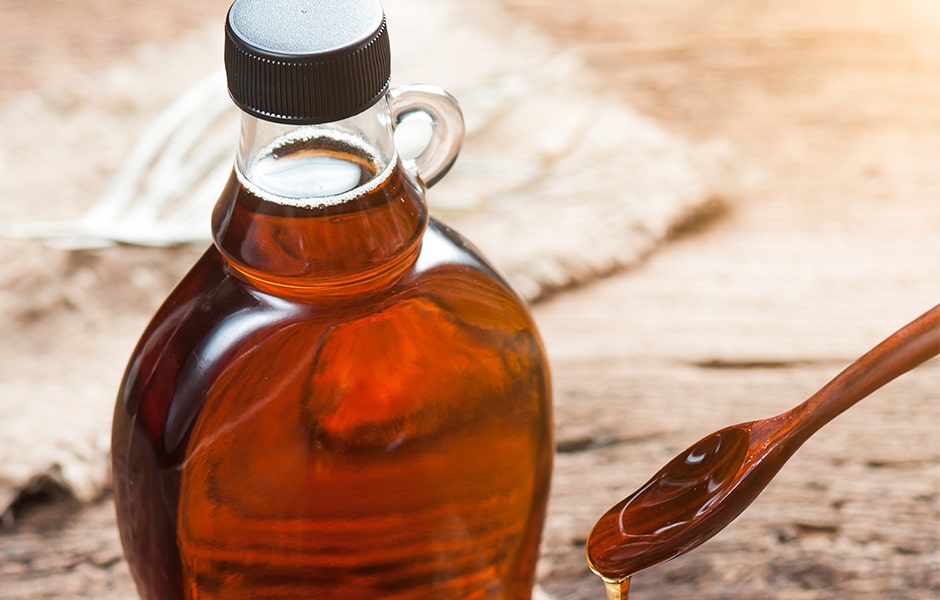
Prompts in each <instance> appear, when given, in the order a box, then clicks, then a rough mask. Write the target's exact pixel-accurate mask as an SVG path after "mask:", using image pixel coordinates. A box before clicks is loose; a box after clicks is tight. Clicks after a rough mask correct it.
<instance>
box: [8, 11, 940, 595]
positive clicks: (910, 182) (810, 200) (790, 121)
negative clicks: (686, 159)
mask: <svg viewBox="0 0 940 600" xmlns="http://www.w3.org/2000/svg"><path fill="white" fill-rule="evenodd" d="M757 4H758V3H749V2H746V1H745V0H730V1H728V2H724V3H721V6H716V5H714V3H702V2H695V1H692V0H685V1H684V2H683V1H680V0H671V1H669V2H659V3H650V2H643V1H641V0H618V4H617V6H618V7H619V8H620V10H619V11H618V12H617V15H619V16H618V17H617V18H616V19H615V18H613V17H611V16H610V11H609V8H605V7H609V4H608V3H607V2H606V0H584V1H583V2H581V3H577V6H569V7H568V8H566V10H565V11H550V10H543V9H545V8H546V7H547V6H548V5H549V0H507V1H506V2H504V3H503V4H502V6H503V8H504V9H505V10H507V11H509V13H510V14H512V15H518V16H519V18H520V19H523V18H524V19H526V20H527V21H529V22H532V23H534V24H535V25H536V26H538V27H541V28H543V29H544V30H545V31H547V32H549V33H550V34H551V35H554V36H556V39H557V40H558V41H559V43H561V44H570V45H572V46H576V47H577V48H578V49H579V50H580V51H582V52H584V53H585V55H586V56H588V58H589V60H591V61H592V64H594V65H595V67H596V68H597V69H598V70H599V71H600V72H602V73H605V74H606V75H607V76H609V77H610V81H611V85H612V87H613V88H614V89H615V90H616V92H617V93H618V94H619V95H621V96H622V97H623V98H624V99H625V100H627V101H629V102H631V103H632V104H634V105H636V106H638V107H639V108H640V109H641V110H642V111H644V112H647V113H649V114H651V115H653V116H655V117H657V118H659V119H660V120H661V121H662V122H664V123H667V124H668V125H669V126H670V127H672V128H674V129H675V130H677V131H679V132H681V133H682V134H684V135H688V136H689V137H692V138H696V139H705V138H709V137H713V136H719V137H722V138H724V139H726V140H728V141H730V142H731V144H732V146H733V147H734V149H735V152H736V160H735V163H734V164H735V172H734V173H732V174H730V175H729V177H731V178H732V179H733V183H734V189H735V194H734V198H733V200H734V201H733V202H732V203H731V204H730V206H729V209H728V211H727V212H726V213H725V214H723V215H722V216H721V217H720V218H717V219H715V220H713V221H711V222H710V223H708V224H706V225H705V226H703V227H701V228H699V229H697V230H694V231H686V232H681V234H679V235H678V236H677V238H676V239H675V240H674V241H673V242H672V243H670V244H669V245H667V246H666V247H664V248H663V249H662V250H661V251H659V252H658V253H656V254H655V255H654V256H652V257H651V258H650V260H648V261H647V262H646V263H645V264H644V265H642V266H641V267H639V268H638V269H636V270H633V271H631V272H627V273H621V274H616V275H614V276H612V277H610V278H608V279H606V280H603V281H600V282H597V283H595V284H592V285H589V286H585V287H582V288H579V289H576V290H572V291H570V292H567V293H565V294H562V295H559V296H557V297H555V298H552V299H549V300H548V301H545V302H543V303H540V304H539V305H537V306H535V307H534V312H535V315H536V318H537V320H538V322H539V324H540V326H541V328H542V331H543V334H544V338H545V342H546V346H547V348H548V350H549V353H550V356H551V361H552V365H553V372H554V380H555V390H556V393H555V395H556V422H557V438H558V454H557V458H556V468H555V476H554V482H553V493H552V501H551V506H550V514H549V519H548V523H547V526H546V530H545V535H544V544H543V560H542V564H541V575H540V579H541V581H542V583H543V585H544V587H545V588H546V589H547V590H548V591H549V592H550V593H552V594H553V595H554V596H555V597H557V598H571V599H577V598H592V599H599V598H602V597H603V589H602V587H601V585H600V583H599V581H597V580H596V578H595V577H594V576H593V575H592V574H590V573H589V572H588V570H587V568H586V565H585V563H584V558H583V543H584V540H585V537H586V535H587V533H588V531H589V530H590V527H591V525H592V524H593V522H594V520H595V519H596V518H597V517H598V516H599V515H600V514H601V513H602V512H603V511H604V510H605V509H606V508H607V507H608V506H610V505H611V504H613V503H615V502H616V501H617V500H619V499H620V498H621V497H623V496H624V495H626V494H628V493H629V492H631V491H632V490H633V489H635V488H636V487H638V486H639V485H640V484H642V483H643V482H644V481H645V480H646V479H647V478H648V477H649V476H650V475H651V474H652V473H653V472H655V471H656V470H657V469H658V467H659V466H661V465H662V464H663V463H664V462H665V461H667V460H668V459H669V458H671V457H672V456H673V455H674V454H675V453H676V452H678V451H680V450H681V449H682V448H684V447H686V446H687V445H689V444H690V443H691V442H693V441H695V440H696V439H698V438H699V437H701V436H702V435H704V434H706V433H709V432H710V431H713V430H715V429H717V428H719V427H721V426H723V425H726V424H730V423H733V422H739V421H745V420H750V419H754V418H760V417H765V416H770V415H773V414H776V413H778V412H782V411H783V410H785V409H787V408H789V407H790V406H792V405H794V404H796V403H797V402H800V401H802V400H803V399H804V398H805V397H806V396H808V395H809V394H810V393H812V392H813V391H815V390H816V389H817V388H818V387H820V386H821V385H822V384H824V383H825V382H826V381H827V380H828V379H829V378H830V377H832V376H833V375H835V374H836V373H837V372H838V371H839V370H840V369H841V368H842V367H844V366H845V365H846V364H848V362H850V361H851V360H853V359H854V358H855V357H856V356H858V355H860V354H861V353H862V352H864V351H866V350H867V349H868V348H870V347H871V346H872V345H874V344H875V343H877V342H878V341H880V340H881V339H882V338H883V337H885V336H886V335H888V334H889V333H891V332H892V331H893V330H894V329H896V328H897V327H899V326H901V325H903V324H904V323H906V322H907V321H909V320H910V319H912V318H913V317H915V316H917V315H918V314H920V313H922V312H923V311H924V310H926V309H928V308H930V307H931V306H933V305H935V304H937V303H938V302H940V235H938V232H940V85H938V83H937V82H940V35H937V34H938V33H940V12H938V11H936V10H935V9H934V8H932V7H933V5H932V4H931V3H930V2H926V1H925V2H920V1H918V0H904V1H901V2H898V3H892V9H893V11H894V12H893V13H891V14H890V15H889V14H888V13H886V12H884V11H882V12H879V10H880V9H879V6H878V3H876V2H869V1H862V0H857V1H854V2H853V1H852V0H839V1H834V2H831V3H827V4H826V5H825V7H822V8H821V7H820V6H819V5H818V4H814V3H813V2H810V1H809V0H801V1H798V2H782V1H769V2H766V3H760V7H758V6H757ZM679 8H683V9H684V10H682V11H679V10H678V9H679ZM891 15H893V16H891ZM618 19H619V20H618ZM612 21H615V22H612ZM617 27H620V29H618V28H617ZM624 28H626V29H624ZM587 30H589V31H590V33H591V35H586V33H585V32H586V31H587ZM625 143H629V142H628V140H625ZM938 397H940V361H933V362H931V363H928V364H926V365H924V366H923V367H921V368H920V369H918V370H917V371H915V372H913V373H911V374H909V375H908V376H906V377H904V378H902V379H900V380H898V381H897V382H895V383H893V384H891V385H889V386H888V387H886V388H884V389H883V390H881V391H879V392H877V393H875V394H873V395H872V396H871V397H870V398H869V399H867V400H865V401H864V402H862V403H861V404H859V405H858V406H856V407H854V408H853V409H852V410H851V411H849V412H848V413H846V414H845V415H843V416H841V417H840V418H839V419H837V420H836V421H835V422H833V423H832V424H831V425H829V426H827V427H826V428H825V429H823V430H822V431H821V432H820V433H819V434H817V436H816V437H814V438H813V439H811V440H810V441H809V442H808V443H807V444H806V445H805V446H804V448H803V449H802V450H801V451H800V452H799V453H797V455H796V456H795V457H794V458H793V459H792V460H791V462H790V463H789V464H788V466H787V467H785V468H784V470H783V471H782V472H781V473H780V474H779V476H778V477H777V479H776V480H775V481H774V482H773V483H772V484H771V486H770V487H769V488H768V489H767V490H766V492H765V493H764V494H763V495H762V496H761V498H760V499H759V500H758V502H757V503H756V504H755V505H753V506H752V507H751V508H750V509H749V510H748V511H746V512H745V513H744V514H743V515H742V516H741V517H740V518H739V519H738V520H737V521H736V522H735V523H734V524H733V525H732V526H731V527H729V528H728V529H727V530H726V531H725V532H723V533H722V534H720V535H719V536H718V537H716V538H715V539H714V540H712V541H711V542H709V543H707V544H706V545H704V546H703V547H701V548H699V549H698V550H696V551H695V552H693V553H692V554H690V555H688V556H686V557H682V558H680V559H677V560H675V561H673V562H671V563H668V564H666V565H663V566H661V567H658V568H655V569H652V570H650V571H648V572H646V573H643V574H641V575H639V576H637V577H636V578H635V581H634V586H633V596H634V597H636V598H667V597H668V598H689V599H693V598H694V599H695V600H706V599H719V598H723V599H729V598H731V599H742V600H743V599H756V598H786V599H794V600H801V599H835V598H851V599H853V600H858V599H865V598H871V599H876V598H878V599H882V598H891V599H893V600H895V599H897V600H915V599H916V600H926V599H929V598H937V597H940V438H938V428H940V398H938ZM0 544H3V545H4V547H5V549H6V550H9V549H11V548H12V549H13V551H12V552H10V553H8V554H7V556H8V557H13V558H11V559H8V560H6V561H5V562H4V563H3V564H2V565H0V598H9V599H13V598H17V599H20V598H23V599H25V598H77V597H83V598H131V597H133V590H132V585H131V583H130V581H129V577H128V575H127V572H126V568H125V566H124V564H123V563H122V561H121V559H120V548H119V544H118V542H117V537H116V533H115V530H114V522H113V515H112V508H111V505H110V499H109V498H107V497H106V498H103V499H102V500H101V501H100V502H99V503H96V504H94V505H91V506H76V505H73V504H70V503H69V502H68V501H67V500H66V501H59V502H47V503H44V504H43V503H37V504H36V505H35V506H32V507H27V508H26V509H25V510H24V512H23V513H22V514H21V515H20V520H19V523H18V526H17V528H16V529H15V530H13V531H4V532H2V533H0Z"/></svg>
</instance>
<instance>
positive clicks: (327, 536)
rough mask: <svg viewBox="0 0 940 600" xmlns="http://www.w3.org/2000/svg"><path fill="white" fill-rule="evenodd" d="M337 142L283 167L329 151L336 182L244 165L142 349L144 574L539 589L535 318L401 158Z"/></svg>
mask: <svg viewBox="0 0 940 600" xmlns="http://www.w3.org/2000/svg"><path fill="white" fill-rule="evenodd" d="M340 142H342V140H340ZM315 146H316V148H317V149H316V150H315V151H314V150H312V149H310V148H300V147H293V148H283V149H282V150H283V151H284V152H289V153H291V154H292V156H293V155H294V154H295V153H297V152H299V153H300V154H301V156H299V157H298V160H299V162H298V163H297V164H305V166H306V168H305V169H304V170H303V173H304V174H303V175H298V177H299V180H298V179H292V178H291V177H286V178H283V177H281V176H282V175H283V174H284V173H273V172H268V173H267V174H268V175H271V176H272V177H273V176H274V175H277V179H278V180H279V181H285V183H283V185H284V186H285V187H283V188H281V189H279V190H278V191H280V192H281V193H282V194H286V195H288V196H289V195H291V194H289V193H287V192H292V190H293V188H294V187H295V186H297V185H301V186H306V185H308V184H309V182H305V181H303V179H304V178H305V177H307V176H308V174H309V173H310V172H311V167H313V170H317V169H319V170H320V172H321V175H324V174H325V176H324V177H322V182H323V186H324V187H323V189H324V190H326V191H328V192H329V194H330V197H329V198H328V199H327V201H320V200H318V201H283V199H280V198H277V195H270V194H269V195H264V194H260V193H257V190H254V189H251V185H250V184H249V183H248V182H247V181H246V180H243V179H241V178H239V177H235V176H233V178H232V179H231V180H230V182H229V185H228V186H227V188H226V190H225V192H224V193H223V195H222V198H221V199H220V201H219V204H218V205H217V208H216V211H215V214H214V216H213V230H214V234H215V237H216V247H214V248H210V249H209V250H208V251H207V253H206V254H205V255H204V256H203V258H202V259H201V260H200V262H199V263H198V264H197V265H196V266H195V267H194V269H193V270H192V271H191V272H190V274H189V275H188V276H187V277H186V278H185V279H184V280H183V282H182V283H181V284H180V285H179V286H178V288H177V289H176V290H175V291H174V293H173V294H172V295H171V296H170V298H169V299H168V300H167V302H166V303H165V304H164V306H163V307H162V308H161V310H160V311H159V312H158V314H157V315H156V316H155V318H154V320H153V322H152V323H151V325H150V327H149V328H148V330H147V332H146V333H145V335H144V337H143V339H142V340H141V342H140V345H139V346H138V348H137V350H136V351H135V354H134V356H133V357H132V359H131V363H130V365H129V368H128V372H127V374H126V376H125V381H124V383H123V385H122V390H121V395H120V397H119V402H118V407H117V410H116V412H115V423H114V434H113V444H114V447H115V448H119V449H121V450H122V451H121V452H117V453H116V454H115V458H114V471H115V497H116V502H117V505H118V511H119V515H120V520H121V522H122V528H121V533H122V541H123V543H124V545H125V548H126V552H127V554H128V558H129V562H130V564H131V568H132V572H133V573H134V576H135V579H136V580H137V583H138V587H139V589H140V590H141V595H142V596H143V597H145V598H183V597H185V598H233V597H238V598H249V597H250V598H299V597H310V598H314V597H315V598H365V597H382V598H461V599H462V598H513V599H522V598H528V597H529V594H530V593H531V587H532V584H533V581H534V565H535V562H536V558H537V551H538V542H539V536H540V531H541V525H542V521H543V519H544V514H545V504H546V502H547V493H548V484H549V477H550V471H551V457H552V434H551V407H550V389H549V388H550V384H549V375H548V371H547V366H546V364H545V359H544V356H543V350H542V347H541V342H540V340H539V338H538V334H537V332H536V331H535V328H534V325H533V323H532V321H531V318H530V316H529V314H528V312H527V311H526V309H525V308H524V306H523V305H522V304H521V302H520V301H519V300H518V298H517V297H516V296H515V295H514V294H513V293H512V292H511V291H510V290H509V288H508V287H507V286H506V285H505V284H504V283H503V282H502V281H501V280H500V279H499V277H498V276H496V275H495V274H494V273H493V272H492V270H491V269H490V267H489V266H488V265H487V264H486V263H485V262H484V261H482V259H480V258H479V257H478V256H477V255H476V253H475V252H474V251H473V249H472V248H471V247H470V246H469V245H468V244H467V243H466V242H465V241H464V240H462V239H461V238H460V237H459V236H458V235H457V234H455V233H454V232H453V231H451V230H449V229H448V228H447V227H446V226H443V225H441V224H439V223H436V222H434V221H431V223H430V225H427V228H426V229H425V226H426V223H427V222H428V217H427V211H426V208H425V205H424V203H423V199H422V198H421V196H420V192H419V189H418V186H417V185H416V183H415V182H414V180H413V179H412V178H411V177H410V176H408V175H407V174H406V173H405V172H404V171H403V170H402V169H401V167H400V165H398V164H397V162H395V163H394V164H392V165H391V166H389V167H388V168H384V169H382V170H381V172H379V169H378V168H375V167H373V166H372V164H371V162H370V160H369V157H368V156H367V155H364V154H363V153H362V152H359V151H358V150H357V149H356V148H355V147H352V146H349V145H346V146H344V145H343V144H342V143H336V144H332V145H330V144H324V143H322V140H321V141H319V142H318V143H317V144H315ZM311 148H312V146H311ZM285 164H286V163H282V165H280V166H284V165H285ZM324 170H325V171H324ZM297 173H300V171H298V172H297ZM255 176H257V173H256V174H255ZM350 186H351V187H350ZM346 187H350V189H349V190H345V191H344V190H343V188H346ZM337 198H339V200H337ZM422 235H423V237H422Z"/></svg>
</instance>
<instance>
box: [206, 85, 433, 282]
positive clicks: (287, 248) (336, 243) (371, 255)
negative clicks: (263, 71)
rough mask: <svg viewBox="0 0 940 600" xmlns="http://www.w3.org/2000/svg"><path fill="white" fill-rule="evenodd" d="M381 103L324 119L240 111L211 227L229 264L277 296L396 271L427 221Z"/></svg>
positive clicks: (379, 278) (387, 276)
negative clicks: (291, 120) (232, 157)
mask: <svg viewBox="0 0 940 600" xmlns="http://www.w3.org/2000/svg"><path fill="white" fill-rule="evenodd" d="M400 164H401V163H400V161H399V159H398V155H397V153H396V151H395V145H394V138H393V137H392V127H391V119H390V116H389V107H388V104H387V102H386V101H384V100H383V101H381V102H379V103H378V104H376V105H374V106H373V107H371V108H370V109H368V110H366V111H365V112H363V113H360V114H358V115H356V116H355V117H352V118H349V119H345V120H343V121H338V122H333V123H327V124H323V125H303V126H296V125H294V126H287V125H279V124H276V123H271V122H267V121H262V120H260V119H257V118H255V117H252V116H249V115H245V116H244V117H243V118H242V135H241V141H240V144H239V147H238V151H237V155H236V168H235V171H236V173H235V177H233V178H232V179H231V180H230V182H229V185H228V187H227V188H226V190H225V191H224V192H223V194H222V196H221V197H220V199H219V202H218V203H217V204H216V208H215V211H214V212H213V216H212V233H213V238H214V240H215V244H216V247H217V248H218V250H219V251H220V252H221V253H222V256H223V257H224V258H225V260H226V261H227V262H228V264H229V265H230V266H231V267H233V268H234V269H235V271H237V272H238V273H240V274H242V275H243V276H244V277H246V278H248V279H249V280H250V281H252V282H253V284H254V285H256V286H257V287H260V288H262V289H264V290H266V291H270V292H272V293H277V294H282V293H283V294H292V295H298V294H299V295H307V296H312V295H321V296H322V295H323V294H349V293H359V292H362V291H368V290H371V289H375V288H376V287H377V286H380V285H384V284H385V283H389V282H391V281H393V280H395V279H396V278H397V277H399V276H400V275H401V274H402V273H404V271H405V270H406V269H407V268H409V266H410V265H411V264H412V263H413V262H414V260H415V259H416V258H417V253H418V251H419V248H420V245H421V238H422V235H423V233H424V229H425V226H426V225H427V221H428V211H427V206H426V204H425V202H424V195H423V190H422V189H421V187H420V185H419V184H418V182H417V180H416V179H415V178H414V176H412V175H411V174H410V173H408V172H406V171H405V170H404V169H402V168H401V166H400Z"/></svg>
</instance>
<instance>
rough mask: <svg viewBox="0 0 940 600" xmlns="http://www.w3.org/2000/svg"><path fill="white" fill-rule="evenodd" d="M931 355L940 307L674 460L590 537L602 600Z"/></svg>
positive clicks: (737, 508)
mask: <svg viewBox="0 0 940 600" xmlns="http://www.w3.org/2000/svg"><path fill="white" fill-rule="evenodd" d="M937 354H940V305H937V306H935V307H933V308H932V309H930V310H929V311H927V312H926V313H924V314H923V315H922V316H920V317H918V318H917V319H915V320H914V321H912V322H911V323H909V324H908V325H906V326H905V327H903V328H902V329H900V330H898V331H897V332H895V333H894V334H892V335H891V336H889V337H888V338H887V339H886V340H885V341H883V342H882V343H880V344H879V345H877V346H876V347H875V348H873V349H872V350H870V351H869V352H868V353H866V354H865V355H863V356H862V357H861V358H859V359H858V360H856V361H855V362H854V363H852V364H851V365H850V366H849V367H847V368H846V369H845V370H844V371H842V372H841V373H839V375H837V376H836V377H835V378H834V379H833V380H832V381H830V382H829V383H828V384H826V385H825V386H824V387H823V388H822V389H821V390H819V391H818V392H816V393H815V394H813V395H812V396H811V397H810V398H809V399H808V400H806V401H805V402H804V403H802V404H800V405H798V406H797V407H795V408H793V409H791V410H790V411H787V412H785V413H783V414H781V415H778V416H776V417H772V418H769V419H763V420H759V421H751V422H748V423H741V424H738V425H732V426H730V427H726V428H724V429H721V430H719V431H717V432H715V433H712V434H710V435H708V436H706V437H704V438H702V439H701V440H699V441H698V442H697V443H695V444H694V445H692V446H691V447H689V448H688V449H686V450H685V451H684V452H682V453H681V454H679V455H678V456H677V457H676V458H674V459H673V460H672V461H670V462H669V463H668V464H667V465H666V466H664V467H663V468H662V469H660V471H659V472H658V473H656V475H654V476H653V477H652V478H651V479H650V480H649V481H648V482H647V483H646V484H645V485H644V486H642V487H641V488H640V489H639V490H637V491H636V492H634V493H633V494H632V495H630V496H629V497H627V498H625V499H624V500H622V501H621V502H619V503H618V504H616V505H615V506H613V507H612V508H611V509H610V510H608V511H607V512H606V513H605V514H604V515H603V516H602V517H601V518H600V519H599V520H598V521H597V523H596V524H595V525H594V529H593V530H592V531H591V534H590V536H589V537H588V543H587V557H588V563H589V565H590V566H591V569H592V570H593V571H594V572H595V573H597V574H598V575H600V576H601V577H602V578H603V579H604V581H605V585H606V588H607V598H608V600H610V599H612V598H617V599H619V600H626V598H627V592H628V590H629V587H630V576H631V575H633V574H635V573H638V572H639V571H642V570H643V569H647V568H649V567H652V566H654V565H657V564H659V563H663V562H666V561H668V560H670V559H673V558H675V557H677V556H679V555H681V554H685V553H686V552H689V551H690V550H692V549H694V548H696V547H697V546H699V545H700V544H702V543H704V542H705V541H706V540H708V539H709V538H711V537H712V536H714V535H715V534H716V533H718V532H719V531H721V530H722V529H724V528H725V527H726V526H727V525H728V524H729V523H731V522H732V521H733V520H734V519H735V518H737V516H738V515H740V514H741V512H743V511H744V509H745V508H747V507H748V506H749V505H750V504H751V502H753V501H754V500H755V499H756V498H757V496H758V495H759V494H760V493H761V491H763V489H764V488H765V487H766V486H767V484H768V483H770V481H771V479H773V477H774V476H775V475H776V474H777V472H778V471H779V470H780V469H781V468H782V467H783V465H784V464H785V463H786V461H787V460H788V459H789V458H790V457H791V456H792V455H793V453H794V452H796V450H797V449H798V448H799V447H800V446H801V445H802V444H803V442H805V441H806V440H807V439H809V437H810V436H812V435H813V434H814V433H815V432H816V431H818V430H819V429H820V428H821V427H822V426H823V425H825V424H826V423H828V422H829V421H831V420H832V419H834V418H835V417H836V416H838V415H839V414H841V413H842V412H844V411H845V410H847V409H848V408H850V407H851V406H853V405H854V404H855V403H857V402H858V401H859V400H861V399H863V398H865V397H866V396H868V395H869V394H871V393H872V392H874V391H875V390H877V389H878V388H880V387H881V386H883V385H885V384H886V383H888V382H890V381H891V380H893V379H895V378H897V377H899V376H901V375H903V374H904V373H906V372H907V371H910V370H911V369H913V368H915V367H917V366H918V365H920V364H921V363H923V362H924V361H926V360H929V359H931V358H933V357H934V356H936V355H937Z"/></svg>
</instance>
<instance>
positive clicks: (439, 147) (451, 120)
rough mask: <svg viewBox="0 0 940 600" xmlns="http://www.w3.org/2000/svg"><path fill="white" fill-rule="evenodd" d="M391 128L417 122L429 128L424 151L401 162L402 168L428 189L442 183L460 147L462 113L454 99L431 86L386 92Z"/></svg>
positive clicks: (462, 132)
mask: <svg viewBox="0 0 940 600" xmlns="http://www.w3.org/2000/svg"><path fill="white" fill-rule="evenodd" d="M388 102H389V107H390V108H391V113H392V127H393V128H395V129H397V128H398V127H399V126H400V125H402V124H404V123H406V122H410V121H412V120H413V119H419V120H421V121H423V122H424V123H426V124H427V125H429V126H430V130H431V134H430V139H428V141H427V144H426V145H425V146H424V148H423V149H422V150H421V151H420V152H419V153H418V154H417V156H415V157H413V158H404V159H403V163H404V167H405V168H406V169H407V170H409V171H410V172H411V173H413V174H414V175H415V176H417V178H418V180H419V181H420V182H421V183H422V184H423V185H424V186H425V187H427V188H429V187H431V186H433V185H434V184H435V183H437V182H438V181H440V180H441V178H442V177H444V175H447V171H449V170H450V168H451V167H452V166H453V164H454V161H456V160H457V154H458V153H459V152H460V145H461V144H462V143H463V137H464V123H463V113H462V112H461V111H460V105H459V104H458V103H457V100H456V98H454V97H453V96H451V95H450V94H448V93H447V92H445V91H444V90H442V89H441V88H439V87H436V86H433V85H425V84H418V85H404V86H401V87H397V88H394V89H392V90H391V91H389V93H388Z"/></svg>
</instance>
